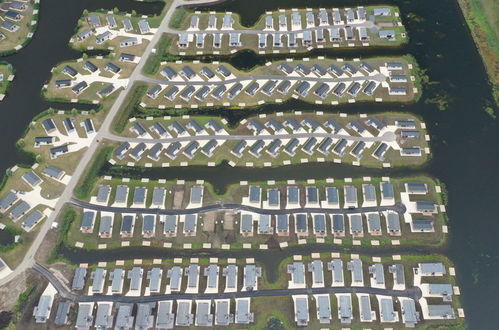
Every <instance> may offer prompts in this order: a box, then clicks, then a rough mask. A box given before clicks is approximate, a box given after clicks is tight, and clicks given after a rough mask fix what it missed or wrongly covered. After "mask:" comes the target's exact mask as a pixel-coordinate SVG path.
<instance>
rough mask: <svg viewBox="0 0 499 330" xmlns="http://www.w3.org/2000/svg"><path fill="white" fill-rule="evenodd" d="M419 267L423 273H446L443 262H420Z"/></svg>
mask: <svg viewBox="0 0 499 330" xmlns="http://www.w3.org/2000/svg"><path fill="white" fill-rule="evenodd" d="M419 268H420V269H421V272H422V273H423V274H445V266H444V264H443V263H441V262H432V263H427V262H425V263H420V264H419Z"/></svg>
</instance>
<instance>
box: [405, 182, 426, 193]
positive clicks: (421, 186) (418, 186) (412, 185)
mask: <svg viewBox="0 0 499 330" xmlns="http://www.w3.org/2000/svg"><path fill="white" fill-rule="evenodd" d="M407 192H408V193H419V194H421V193H423V194H426V193H427V192H428V188H427V186H426V184H425V183H423V182H408V183H407Z"/></svg>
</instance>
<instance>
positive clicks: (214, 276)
mask: <svg viewBox="0 0 499 330" xmlns="http://www.w3.org/2000/svg"><path fill="white" fill-rule="evenodd" d="M204 275H205V276H206V277H207V283H206V286H207V287H208V288H216V287H217V286H218V265H209V266H208V267H206V268H205V269H204Z"/></svg>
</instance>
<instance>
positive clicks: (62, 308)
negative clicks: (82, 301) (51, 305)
mask: <svg viewBox="0 0 499 330" xmlns="http://www.w3.org/2000/svg"><path fill="white" fill-rule="evenodd" d="M70 308H71V303H70V302H69V301H61V302H60V303H59V305H57V312H56V314H55V318H54V323H55V324H57V325H63V324H67V323H68V315H69V309H70Z"/></svg>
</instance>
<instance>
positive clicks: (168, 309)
mask: <svg viewBox="0 0 499 330" xmlns="http://www.w3.org/2000/svg"><path fill="white" fill-rule="evenodd" d="M172 306H173V300H163V301H158V312H157V318H156V328H158V329H173V322H174V320H175V315H174V314H173V313H172Z"/></svg>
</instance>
